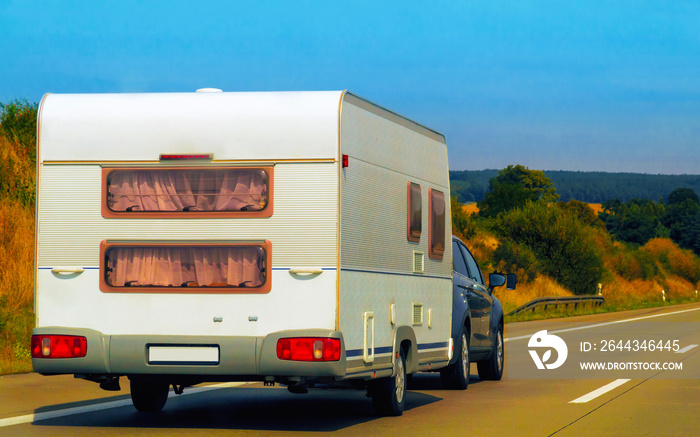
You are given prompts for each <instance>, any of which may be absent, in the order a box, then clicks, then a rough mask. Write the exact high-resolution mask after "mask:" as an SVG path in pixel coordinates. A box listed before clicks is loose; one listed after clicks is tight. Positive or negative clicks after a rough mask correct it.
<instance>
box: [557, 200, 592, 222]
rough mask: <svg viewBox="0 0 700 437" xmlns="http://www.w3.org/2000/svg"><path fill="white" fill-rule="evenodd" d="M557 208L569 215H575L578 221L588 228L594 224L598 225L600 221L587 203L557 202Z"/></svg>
mask: <svg viewBox="0 0 700 437" xmlns="http://www.w3.org/2000/svg"><path fill="white" fill-rule="evenodd" d="M559 207H560V208H561V209H562V210H564V211H566V212H568V213H569V214H573V215H575V216H576V217H578V219H579V220H581V222H582V223H584V224H587V225H589V226H592V225H594V224H595V223H600V219H599V218H598V217H597V216H596V215H595V212H593V209H591V207H590V206H588V204H587V203H583V202H579V201H578V200H573V199H572V200H569V201H568V202H559Z"/></svg>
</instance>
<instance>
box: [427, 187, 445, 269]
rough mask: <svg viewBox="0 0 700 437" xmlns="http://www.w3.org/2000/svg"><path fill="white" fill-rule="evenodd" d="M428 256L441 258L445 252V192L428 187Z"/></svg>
mask: <svg viewBox="0 0 700 437" xmlns="http://www.w3.org/2000/svg"><path fill="white" fill-rule="evenodd" d="M429 208H430V214H429V218H430V223H429V228H430V254H429V255H430V258H433V259H442V256H443V255H444V253H445V193H443V192H442V191H438V190H433V189H432V188H431V189H430V206H429Z"/></svg>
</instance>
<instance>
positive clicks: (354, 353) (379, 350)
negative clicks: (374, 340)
mask: <svg viewBox="0 0 700 437" xmlns="http://www.w3.org/2000/svg"><path fill="white" fill-rule="evenodd" d="M393 350H394V348H393V347H392V346H383V347H375V348H374V354H375V355H379V354H388V353H391V352H392V351H393ZM361 355H362V349H351V350H349V351H345V356H346V357H359V356H361Z"/></svg>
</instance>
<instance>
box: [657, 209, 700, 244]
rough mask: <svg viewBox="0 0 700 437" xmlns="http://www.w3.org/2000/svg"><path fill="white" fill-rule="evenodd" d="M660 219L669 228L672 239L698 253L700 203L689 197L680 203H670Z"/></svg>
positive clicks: (699, 241) (699, 242)
mask: <svg viewBox="0 0 700 437" xmlns="http://www.w3.org/2000/svg"><path fill="white" fill-rule="evenodd" d="M669 197H670V196H669ZM662 221H663V224H664V225H665V226H666V227H667V228H669V229H670V230H671V233H670V235H671V239H672V240H673V241H675V242H676V243H677V244H678V245H679V246H680V247H682V248H684V249H690V250H692V251H693V252H695V254H697V255H700V205H698V204H697V203H695V202H694V201H693V199H691V198H686V199H685V200H684V201H683V202H682V203H674V204H670V205H669V206H668V207H667V208H666V214H665V215H664V217H663V219H662Z"/></svg>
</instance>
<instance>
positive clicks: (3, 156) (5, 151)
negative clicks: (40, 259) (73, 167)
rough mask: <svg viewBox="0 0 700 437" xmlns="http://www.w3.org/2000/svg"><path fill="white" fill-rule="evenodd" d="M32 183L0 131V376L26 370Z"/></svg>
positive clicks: (23, 160) (21, 157)
mask: <svg viewBox="0 0 700 437" xmlns="http://www.w3.org/2000/svg"><path fill="white" fill-rule="evenodd" d="M34 187H35V168H34V162H33V159H32V158H31V156H29V154H28V152H27V150H26V148H24V147H22V146H21V145H20V143H19V141H10V140H8V139H6V138H4V137H2V136H0V375H2V374H8V373H22V372H29V371H31V370H32V367H31V358H30V353H29V339H30V336H31V330H32V328H33V327H34V314H33V297H34V204H33V198H34Z"/></svg>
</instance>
